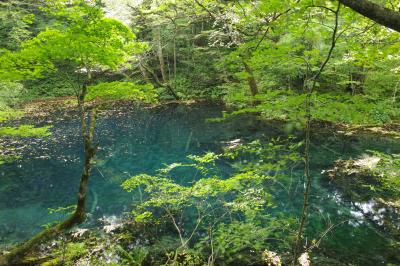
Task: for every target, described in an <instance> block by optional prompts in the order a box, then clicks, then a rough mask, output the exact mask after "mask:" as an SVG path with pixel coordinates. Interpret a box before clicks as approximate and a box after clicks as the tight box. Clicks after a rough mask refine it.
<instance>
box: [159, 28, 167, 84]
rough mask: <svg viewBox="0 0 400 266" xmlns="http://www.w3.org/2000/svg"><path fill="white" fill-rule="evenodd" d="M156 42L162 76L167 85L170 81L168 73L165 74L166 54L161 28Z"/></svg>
mask: <svg viewBox="0 0 400 266" xmlns="http://www.w3.org/2000/svg"><path fill="white" fill-rule="evenodd" d="M156 42H157V56H158V61H159V62H160V71H161V76H162V80H163V82H164V83H166V82H167V81H168V78H167V73H166V72H165V61H164V54H163V48H162V42H161V26H158V27H157V35H156Z"/></svg>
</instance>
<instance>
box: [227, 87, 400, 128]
mask: <svg viewBox="0 0 400 266" xmlns="http://www.w3.org/2000/svg"><path fill="white" fill-rule="evenodd" d="M305 97H306V95H305V94H297V93H295V92H293V91H285V90H279V91H270V92H267V93H266V94H264V95H259V96H257V97H256V98H255V99H257V100H260V102H261V104H260V105H258V106H254V107H248V108H247V107H245V106H247V105H248V104H249V103H250V102H252V101H254V98H249V97H239V98H236V99H235V100H236V102H235V104H237V105H239V106H242V108H241V109H240V110H239V111H235V112H233V113H232V114H234V115H235V114H240V113H246V112H254V113H260V114H261V115H262V116H263V117H266V118H268V119H279V120H291V121H300V122H302V123H304V119H305V109H304V100H305ZM312 101H313V109H312V110H311V113H312V116H313V118H314V119H317V120H320V121H329V122H334V123H345V124H350V125H382V124H385V123H393V122H398V121H399V118H400V109H399V107H398V106H396V105H393V103H392V102H391V101H390V100H376V99H373V98H370V97H367V96H364V95H354V96H350V95H336V94H332V93H318V94H317V93H315V94H314V95H313V97H312ZM388 106H392V107H391V108H388Z"/></svg>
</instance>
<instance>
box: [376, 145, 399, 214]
mask: <svg viewBox="0 0 400 266" xmlns="http://www.w3.org/2000/svg"><path fill="white" fill-rule="evenodd" d="M372 154H373V155H374V156H377V157H378V158H380V159H381V160H380V161H379V163H378V164H377V166H376V167H374V168H372V169H371V171H372V175H373V176H376V177H378V180H379V183H378V184H379V185H374V187H373V190H374V191H379V192H380V193H381V194H382V195H385V197H389V198H394V199H395V200H397V203H396V204H397V205H398V206H399V207H400V197H399V195H400V179H399V176H400V155H399V154H385V153H382V152H377V151H372Z"/></svg>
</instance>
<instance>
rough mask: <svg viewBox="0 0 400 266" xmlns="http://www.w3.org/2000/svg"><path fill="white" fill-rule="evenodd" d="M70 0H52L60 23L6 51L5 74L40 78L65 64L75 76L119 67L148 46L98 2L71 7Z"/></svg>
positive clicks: (2, 72) (50, 9) (75, 2)
mask: <svg viewBox="0 0 400 266" xmlns="http://www.w3.org/2000/svg"><path fill="white" fill-rule="evenodd" d="M67 2H69V1H49V5H48V10H47V11H48V12H51V13H52V14H53V15H54V16H55V17H57V18H58V23H55V24H54V25H53V26H52V27H49V28H47V29H46V30H44V31H42V32H40V33H39V34H38V35H37V36H36V37H35V38H33V39H31V40H28V41H26V42H24V43H23V44H22V45H21V49H20V50H19V51H18V52H17V53H11V52H8V51H4V52H3V55H2V56H1V57H0V61H1V63H2V66H5V67H6V68H5V69H3V67H2V68H1V71H0V75H1V76H4V77H6V78H10V79H26V78H29V77H30V78H36V77H40V76H41V74H42V72H44V71H54V70H59V71H62V69H60V66H63V65H67V66H70V67H72V68H73V69H74V72H75V75H79V73H81V74H82V73H90V74H93V73H91V72H95V71H104V70H107V69H112V70H115V69H116V68H117V67H120V66H121V65H123V64H125V63H126V62H127V61H128V60H130V59H132V56H133V55H134V54H136V53H138V52H140V51H141V50H142V49H143V48H144V47H145V46H144V45H143V44H141V43H137V42H135V41H134V40H135V35H134V34H133V33H132V31H131V30H130V29H129V28H128V27H127V26H125V25H124V24H123V23H121V22H119V21H117V20H114V19H110V18H106V17H104V12H103V11H102V10H101V8H100V7H98V6H96V5H95V3H86V2H85V1H74V2H73V5H71V6H69V7H68V5H66V4H67ZM28 65H29V67H27V66H28ZM126 66H127V65H126ZM26 69H27V70H26ZM80 85H81V84H80Z"/></svg>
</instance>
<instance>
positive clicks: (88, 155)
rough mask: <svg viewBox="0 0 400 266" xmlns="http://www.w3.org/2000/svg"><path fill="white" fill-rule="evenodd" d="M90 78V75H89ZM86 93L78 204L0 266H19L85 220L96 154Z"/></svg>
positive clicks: (93, 120) (81, 98)
mask: <svg viewBox="0 0 400 266" xmlns="http://www.w3.org/2000/svg"><path fill="white" fill-rule="evenodd" d="M89 77H90V75H89ZM86 92H87V85H84V86H83V89H82V93H81V95H80V96H79V97H78V108H79V115H80V119H81V126H82V137H83V142H84V152H85V157H84V165H83V171H82V175H81V179H80V184H79V193H78V203H77V206H76V209H75V212H74V213H73V214H72V215H71V216H70V217H69V218H68V219H67V220H65V221H63V222H60V223H58V224H56V225H54V226H53V227H51V228H48V229H46V230H43V231H42V232H40V233H39V234H37V235H35V236H34V237H32V238H31V239H29V240H28V241H26V242H24V243H22V244H20V245H18V246H16V247H15V248H13V249H12V250H11V251H10V252H9V253H7V254H6V255H4V256H2V257H1V258H0V266H6V265H19V262H20V261H21V260H22V258H23V257H25V256H26V255H27V254H28V253H29V252H31V251H32V250H33V248H35V247H37V246H38V245H39V244H41V243H43V242H45V241H48V240H50V239H52V238H54V237H56V236H57V235H59V234H60V233H62V232H63V231H65V230H68V229H71V228H72V227H73V226H75V225H78V224H81V223H82V222H84V221H85V218H86V211H85V207H86V198H87V190H88V189H87V188H88V182H89V177H90V173H91V170H92V160H93V158H94V156H95V154H96V150H97V145H95V144H93V139H94V128H95V124H96V110H95V109H93V110H92V112H91V115H90V122H89V127H88V125H87V122H86V119H87V118H86V111H85V107H84V98H85V95H86Z"/></svg>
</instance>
